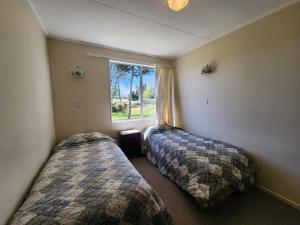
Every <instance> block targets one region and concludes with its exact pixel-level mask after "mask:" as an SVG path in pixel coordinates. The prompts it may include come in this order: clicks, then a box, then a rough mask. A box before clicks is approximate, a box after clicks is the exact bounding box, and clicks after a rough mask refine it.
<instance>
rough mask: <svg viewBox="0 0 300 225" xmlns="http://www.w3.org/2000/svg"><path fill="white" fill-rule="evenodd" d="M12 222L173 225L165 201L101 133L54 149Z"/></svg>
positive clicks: (16, 224)
mask: <svg viewBox="0 0 300 225" xmlns="http://www.w3.org/2000/svg"><path fill="white" fill-rule="evenodd" d="M10 224H13V225H23V224H27V225H41V224H43V225H50V224H51V225H52V224H67V225H75V224H76V225H96V224H97V225H98V224H103V225H104V224H105V225H114V224H124V225H130V224H143V225H152V224H153V225H167V224H172V222H171V218H170V215H169V213H168V211H167V209H166V207H165V205H164V203H163V202H162V200H161V199H160V198H159V197H158V196H157V194H156V193H155V191H154V190H153V189H152V188H151V187H150V186H149V185H148V183H146V181H145V180H144V179H143V178H142V177H141V175H140V174H139V173H138V172H137V171H136V170H135V168H134V167H133V166H132V165H131V163H130V162H129V161H128V160H127V158H126V157H125V155H124V154H123V153H122V152H121V150H120V149H119V147H118V146H117V145H116V143H115V142H114V140H112V139H111V138H109V137H107V136H105V135H102V134H100V133H96V132H95V133H88V134H78V135H74V136H72V137H71V138H69V139H67V140H65V141H63V142H61V144H59V145H58V146H57V147H56V148H55V149H54V153H53V154H52V156H51V157H50V159H49V160H48V162H47V163H46V165H45V167H44V168H43V169H42V171H41V173H40V174H39V176H38V178H37V179H36V181H35V183H34V185H33V187H32V190H31V191H30V194H29V196H28V197H27V199H26V200H25V202H24V203H23V205H22V206H21V207H20V208H19V210H18V211H17V212H16V214H15V215H14V216H13V218H12V219H11V221H10Z"/></svg>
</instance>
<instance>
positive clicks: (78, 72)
mask: <svg viewBox="0 0 300 225" xmlns="http://www.w3.org/2000/svg"><path fill="white" fill-rule="evenodd" d="M85 75H86V73H85V71H84V70H83V69H82V68H80V67H79V66H76V68H75V69H73V70H72V76H73V77H74V78H83V77H84V76H85Z"/></svg>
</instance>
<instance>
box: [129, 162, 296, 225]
mask: <svg viewBox="0 0 300 225" xmlns="http://www.w3.org/2000/svg"><path fill="white" fill-rule="evenodd" d="M131 162H132V164H133V165H134V166H135V167H136V169H137V170H138V171H139V172H140V174H141V175H142V176H143V177H144V178H145V180H147V182H148V183H149V184H150V185H151V186H152V187H153V188H154V189H155V190H156V192H157V193H158V194H159V196H160V197H161V198H162V200H163V201H164V202H165V204H166V205H167V207H168V209H169V211H170V213H171V215H172V217H173V220H174V222H175V225H196V224H197V225H299V224H300V211H299V210H297V209H295V208H292V207H290V206H288V205H286V204H285V203H283V202H281V201H279V200H278V199H276V198H273V197H272V196H270V195H268V194H266V193H264V192H261V191H259V190H253V191H252V192H251V193H249V194H241V193H234V194H233V195H232V196H231V197H230V198H229V199H228V201H227V202H226V203H225V204H223V205H220V206H219V207H217V208H215V209H213V210H201V209H200V208H199V207H198V205H197V204H196V202H195V201H194V200H193V198H192V197H191V196H189V195H188V194H187V193H185V192H183V191H182V190H180V189H179V188H178V187H177V186H176V185H175V184H174V183H172V182H171V181H170V180H168V179H167V178H166V177H164V176H162V175H161V174H160V172H159V171H158V169H157V168H156V167H154V166H152V165H151V164H150V163H149V162H148V161H147V160H146V159H145V158H134V159H132V160H131Z"/></svg>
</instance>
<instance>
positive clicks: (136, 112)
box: [112, 104, 155, 121]
mask: <svg viewBox="0 0 300 225" xmlns="http://www.w3.org/2000/svg"><path fill="white" fill-rule="evenodd" d="M154 114H155V105H150V104H149V105H146V106H144V118H149V117H151V116H153V115H154ZM140 118H141V109H140V107H133V108H132V109H131V119H140ZM127 119H128V108H126V109H125V110H123V111H121V112H112V120H113V121H117V120H127Z"/></svg>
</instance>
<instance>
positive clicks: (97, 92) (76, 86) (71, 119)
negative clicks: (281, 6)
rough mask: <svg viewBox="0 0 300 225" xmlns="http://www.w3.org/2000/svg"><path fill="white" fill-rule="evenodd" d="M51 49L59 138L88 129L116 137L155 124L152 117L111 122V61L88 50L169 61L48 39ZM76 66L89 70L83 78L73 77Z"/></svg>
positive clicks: (154, 61)
mask: <svg viewBox="0 0 300 225" xmlns="http://www.w3.org/2000/svg"><path fill="white" fill-rule="evenodd" d="M48 51H49V58H50V71H51V78H52V89H53V102H54V115H55V129H56V135H57V141H60V140H62V139H63V138H66V137H67V136H69V135H71V134H74V133H78V132H88V131H100V132H103V133H106V134H108V135H111V136H113V137H117V136H118V132H117V131H119V130H122V129H128V128H137V129H143V128H144V127H145V126H147V125H150V124H153V122H152V121H149V120H148V121H135V122H118V123H112V122H111V116H110V87H109V82H110V80H109V71H108V67H109V64H108V62H109V61H108V59H107V58H96V57H90V56H87V53H93V54H96V55H102V56H103V55H105V56H110V57H112V58H117V59H123V60H127V61H140V62H146V63H151V64H153V63H154V64H155V63H163V64H170V61H168V60H164V59H158V58H152V57H147V56H142V55H136V54H130V53H125V52H120V51H114V50H110V49H105V48H100V47H94V46H88V45H83V44H77V43H71V42H66V41H61V40H55V39H48ZM76 66H80V67H82V68H83V69H84V70H85V71H86V73H87V75H86V76H85V77H84V78H83V79H74V78H73V77H72V75H71V71H72V69H74V68H75V67H76ZM78 105H80V107H78Z"/></svg>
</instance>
